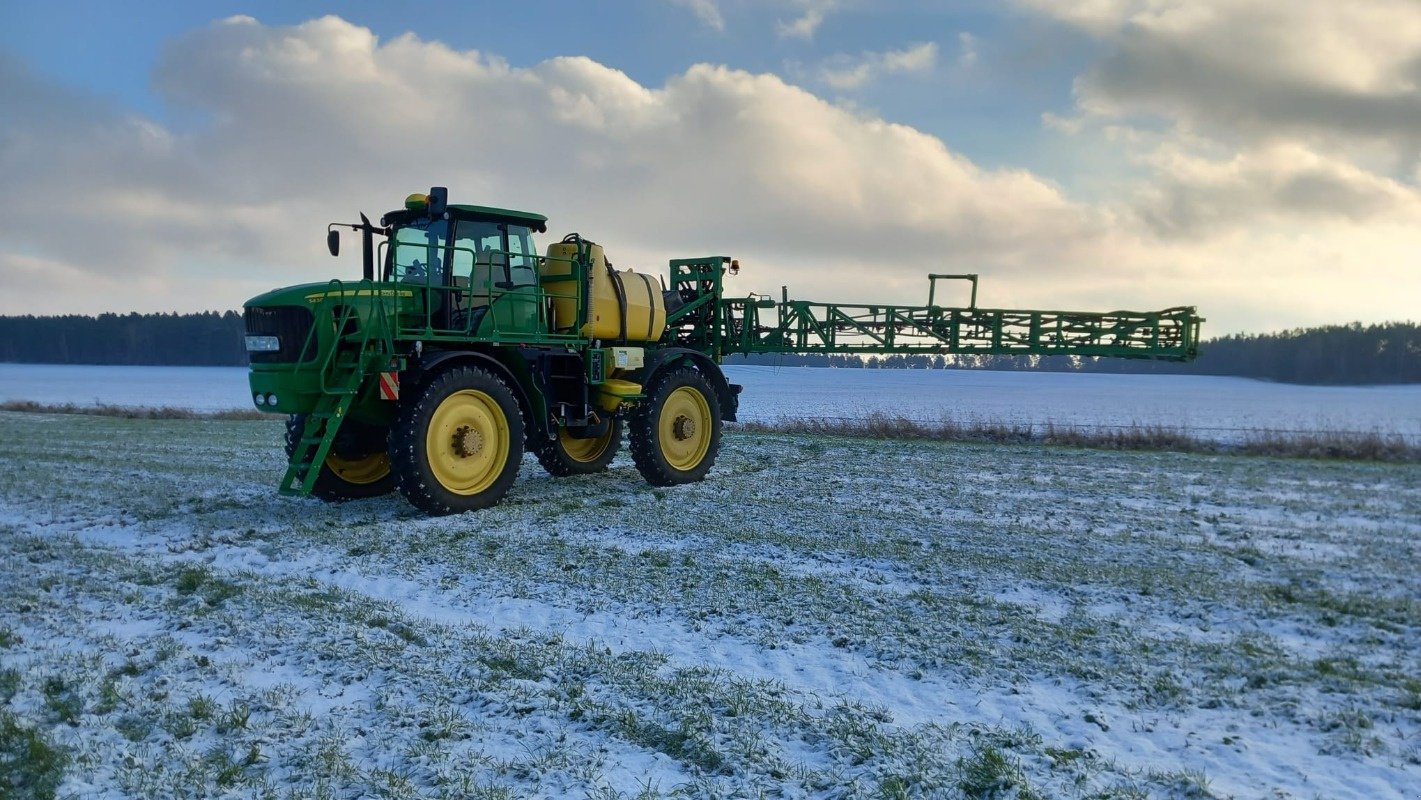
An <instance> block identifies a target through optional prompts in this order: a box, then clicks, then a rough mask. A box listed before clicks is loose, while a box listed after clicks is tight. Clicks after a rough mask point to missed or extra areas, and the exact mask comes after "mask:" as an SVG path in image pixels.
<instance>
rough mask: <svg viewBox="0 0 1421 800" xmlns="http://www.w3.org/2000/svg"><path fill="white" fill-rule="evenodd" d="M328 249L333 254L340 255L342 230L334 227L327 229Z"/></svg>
mask: <svg viewBox="0 0 1421 800" xmlns="http://www.w3.org/2000/svg"><path fill="white" fill-rule="evenodd" d="M326 249H327V250H329V251H331V255H333V256H338V255H340V232H338V231H337V230H336V229H334V228H332V229H330V230H328V231H326Z"/></svg>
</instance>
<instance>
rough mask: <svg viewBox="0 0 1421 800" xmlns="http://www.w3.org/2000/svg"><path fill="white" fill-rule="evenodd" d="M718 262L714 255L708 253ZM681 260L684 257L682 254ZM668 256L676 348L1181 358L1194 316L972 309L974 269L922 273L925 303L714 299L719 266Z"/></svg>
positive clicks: (1182, 312)
mask: <svg viewBox="0 0 1421 800" xmlns="http://www.w3.org/2000/svg"><path fill="white" fill-rule="evenodd" d="M716 260H718V259H716ZM688 261H689V260H688ZM711 261H712V260H695V262H694V263H693V264H688V263H685V262H682V263H678V262H674V261H673V262H672V270H671V272H672V279H673V283H674V284H675V285H676V286H677V288H678V290H680V294H681V298H682V299H684V300H685V301H687V302H686V303H685V305H684V306H683V307H682V309H681V313H680V314H678V315H675V316H671V317H669V318H670V319H671V324H672V325H673V326H674V325H677V324H679V326H680V327H679V336H680V338H681V341H682V343H683V344H687V345H690V346H698V347H700V348H701V349H703V350H706V351H708V352H711V353H712V354H713V355H715V356H717V357H719V356H723V355H730V354H733V353H746V354H748V353H862V354H869V353H876V354H889V353H940V354H964V355H965V354H981V355H1038V356H1047V355H1077V356H1109V357H1114V358H1143V359H1157V360H1164V361H1188V360H1190V359H1193V358H1195V357H1196V356H1197V355H1198V349H1199V328H1200V323H1202V322H1203V320H1202V319H1201V318H1200V317H1199V316H1198V314H1196V313H1195V309H1194V307H1193V306H1180V307H1176V308H1169V309H1165V310H1163V311H1143V312H1142V311H1108V312H1089V311H1047V310H1032V309H1006V308H978V307H977V305H976V296H977V276H976V275H931V276H929V277H930V279H931V283H930V287H931V288H930V290H929V294H928V305H924V306H908V305H883V304H845V303H819V302H814V301H809V300H791V299H789V297H788V293H787V292H785V291H784V290H782V295H781V299H780V300H779V301H778V302H776V301H775V300H773V299H771V298H767V297H763V296H754V295H752V296H750V297H747V298H723V299H720V298H718V297H717V296H716V292H718V290H719V289H720V279H719V275H717V274H716V273H718V272H720V270H719V269H717V268H716V267H718V266H719V265H718V264H715V265H714V266H713V265H712V263H709V262H711ZM943 279H962V280H970V281H971V282H972V300H971V303H970V304H969V305H968V306H966V307H960V306H941V305H937V304H935V303H934V302H933V299H934V295H935V293H936V282H937V281H938V280H943Z"/></svg>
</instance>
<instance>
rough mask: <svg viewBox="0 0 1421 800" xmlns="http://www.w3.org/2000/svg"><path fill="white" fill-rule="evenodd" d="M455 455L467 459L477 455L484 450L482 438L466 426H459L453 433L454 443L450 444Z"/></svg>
mask: <svg viewBox="0 0 1421 800" xmlns="http://www.w3.org/2000/svg"><path fill="white" fill-rule="evenodd" d="M452 446H453V448H454V453H455V455H457V456H459V457H460V458H469V457H471V456H475V455H478V454H479V451H481V450H483V449H484V437H483V436H482V435H481V434H480V433H479V432H478V431H476V430H474V429H473V428H471V427H469V426H468V425H461V426H459V428H458V429H457V430H455V431H454V441H453V443H452Z"/></svg>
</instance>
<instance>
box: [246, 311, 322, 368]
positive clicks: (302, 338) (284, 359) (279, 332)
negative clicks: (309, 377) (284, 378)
mask: <svg viewBox="0 0 1421 800" xmlns="http://www.w3.org/2000/svg"><path fill="white" fill-rule="evenodd" d="M245 318H246V322H247V335H249V336H275V337H276V338H277V340H278V341H279V342H280V343H281V349H280V350H277V351H276V352H273V353H248V354H247V357H248V358H250V359H251V361H252V363H253V364H285V363H290V362H293V361H301V360H303V359H302V358H301V347H302V345H304V344H306V336H307V335H308V334H310V332H311V323H312V319H313V317H312V316H311V310H310V309H309V308H302V307H300V306H276V307H274V308H248V309H246V314H245ZM315 352H316V343H315V342H312V343H311V347H310V349H309V350H308V351H307V353H306V356H307V358H308V359H309V358H310V357H311V356H313V355H314V354H315Z"/></svg>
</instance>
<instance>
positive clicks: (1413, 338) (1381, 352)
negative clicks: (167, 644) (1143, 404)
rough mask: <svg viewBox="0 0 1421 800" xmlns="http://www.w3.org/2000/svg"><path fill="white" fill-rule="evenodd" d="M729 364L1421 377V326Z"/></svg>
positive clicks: (1353, 379)
mask: <svg viewBox="0 0 1421 800" xmlns="http://www.w3.org/2000/svg"><path fill="white" fill-rule="evenodd" d="M726 363H728V364H765V365H776V366H808V367H845V368H867V369H875V368H877V369H949V368H952V369H992V370H1041V371H1046V372H1110V373H1129V374H1140V373H1154V374H1169V375H1237V376H1239V377H1245V378H1262V379H1265V380H1273V381H1282V382H1286V383H1310V384H1377V383H1421V325H1417V324H1415V323H1410V322H1393V323H1384V324H1380V325H1362V324H1361V323H1358V322H1354V323H1352V324H1350V325H1328V326H1325V327H1321V328H1300V329H1297V330H1291V331H1284V332H1282V333H1266V334H1235V335H1232V336H1224V337H1221V338H1218V339H1210V340H1208V341H1205V342H1203V343H1202V344H1201V345H1200V346H1199V358H1197V359H1195V360H1194V361H1192V362H1189V363H1186V364H1180V363H1175V362H1169V361H1148V360H1139V359H1124V358H1092V357H1081V356H979V355H959V356H942V355H927V354H923V355H887V356H852V355H819V354H810V355H779V354H766V355H751V356H731V357H729V358H727V359H726Z"/></svg>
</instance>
